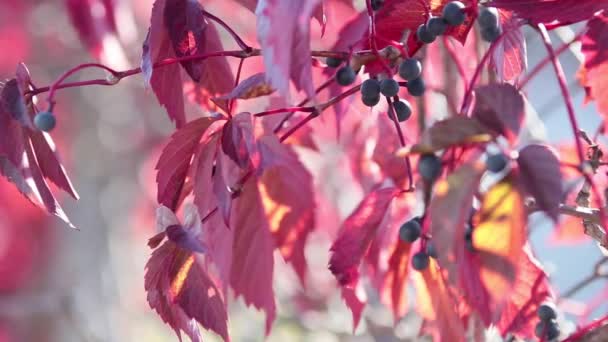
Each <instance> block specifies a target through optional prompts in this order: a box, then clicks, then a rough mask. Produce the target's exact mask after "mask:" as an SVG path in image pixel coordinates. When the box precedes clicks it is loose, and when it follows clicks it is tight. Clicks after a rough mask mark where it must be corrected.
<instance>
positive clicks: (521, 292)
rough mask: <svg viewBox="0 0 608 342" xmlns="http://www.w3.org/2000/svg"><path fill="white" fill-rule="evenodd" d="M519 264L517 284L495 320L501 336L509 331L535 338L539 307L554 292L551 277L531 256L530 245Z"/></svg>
mask: <svg viewBox="0 0 608 342" xmlns="http://www.w3.org/2000/svg"><path fill="white" fill-rule="evenodd" d="M524 252H525V253H524V256H523V257H522V258H521V259H520V260H521V261H520V263H519V264H518V265H517V280H516V281H515V287H514V288H513V290H512V291H510V292H509V301H508V302H507V305H506V306H505V308H504V309H503V310H502V315H501V316H500V319H499V320H498V321H496V322H495V324H496V327H497V328H498V330H499V331H500V333H501V335H502V336H505V335H506V334H508V333H510V334H513V335H515V336H517V337H520V338H525V339H533V338H534V327H535V325H536V323H537V320H536V317H537V316H536V312H537V310H538V307H539V306H540V305H541V304H542V303H543V302H544V301H546V299H547V297H551V296H552V291H551V287H550V285H549V279H548V278H547V275H546V274H545V272H544V271H543V269H542V267H541V266H540V264H539V263H538V261H537V260H536V258H534V256H532V254H531V252H530V250H529V248H528V247H526V248H525V249H524Z"/></svg>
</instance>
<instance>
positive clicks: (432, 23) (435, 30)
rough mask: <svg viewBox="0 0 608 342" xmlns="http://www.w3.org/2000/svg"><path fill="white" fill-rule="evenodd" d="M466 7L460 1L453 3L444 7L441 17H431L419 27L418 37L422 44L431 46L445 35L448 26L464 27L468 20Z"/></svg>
mask: <svg viewBox="0 0 608 342" xmlns="http://www.w3.org/2000/svg"><path fill="white" fill-rule="evenodd" d="M464 9H465V6H464V4H463V3H462V2H460V1H452V2H450V3H448V4H447V5H445V6H444V7H443V12H442V13H441V17H430V18H429V19H428V20H427V22H426V23H425V24H421V25H420V26H418V29H417V30H416V37H417V38H418V40H419V41H420V42H421V43H424V44H430V43H432V42H434V41H435V39H436V38H437V37H438V36H440V35H442V34H444V33H445V31H446V30H447V28H448V26H458V25H462V23H464V21H465V19H466V15H465V12H464Z"/></svg>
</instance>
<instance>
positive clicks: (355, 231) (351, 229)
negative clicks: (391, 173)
mask: <svg viewBox="0 0 608 342" xmlns="http://www.w3.org/2000/svg"><path fill="white" fill-rule="evenodd" d="M399 192H400V191H399V190H398V189H396V188H384V189H379V190H374V191H372V192H371V193H369V194H368V195H367V196H366V197H365V198H364V199H363V200H362V201H361V203H359V206H358V207H357V208H356V209H355V210H354V211H353V213H352V214H350V216H349V217H348V218H347V219H346V221H344V223H343V224H342V228H341V229H340V233H339V235H338V238H337V239H336V240H335V241H334V243H333V245H332V246H331V249H330V250H331V251H332V252H333V253H332V255H331V259H330V261H329V269H330V270H331V273H333V275H334V276H335V277H336V279H337V280H338V282H339V283H340V285H342V286H347V287H352V286H354V285H356V283H357V281H358V280H359V270H358V268H359V264H360V263H361V259H362V258H363V256H364V255H365V253H366V252H367V249H368V248H369V246H370V244H371V242H372V240H373V238H374V236H375V234H376V231H377V229H378V226H379V225H380V223H381V222H382V220H383V218H384V215H385V214H386V211H387V209H388V207H389V205H390V203H391V202H392V200H393V198H395V196H397V195H398V194H399Z"/></svg>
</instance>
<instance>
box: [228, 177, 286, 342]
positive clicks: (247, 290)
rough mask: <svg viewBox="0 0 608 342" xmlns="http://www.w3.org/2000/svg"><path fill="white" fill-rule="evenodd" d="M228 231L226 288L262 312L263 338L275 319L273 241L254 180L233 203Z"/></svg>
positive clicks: (248, 183)
mask: <svg viewBox="0 0 608 342" xmlns="http://www.w3.org/2000/svg"><path fill="white" fill-rule="evenodd" d="M230 227H231V228H232V229H234V246H233V249H232V251H233V261H232V270H231V272H232V273H231V277H230V284H231V285H232V289H233V290H234V292H235V294H236V296H240V295H242V296H243V299H244V300H245V303H246V304H247V305H253V306H255V307H256V308H258V309H260V310H264V311H265V312H266V334H268V333H270V329H271V327H272V322H273V321H274V319H275V316H276V306H275V302H274V290H273V288H272V277H273V268H274V260H273V256H272V254H273V250H274V241H273V237H272V233H271V232H270V227H269V225H268V219H267V218H266V213H265V211H264V206H263V204H262V198H261V195H260V191H259V189H258V185H257V182H256V181H255V179H250V180H249V181H248V182H246V183H245V186H244V188H243V191H242V192H241V194H240V195H239V196H238V197H237V198H235V199H234V204H233V210H232V212H231V220H230Z"/></svg>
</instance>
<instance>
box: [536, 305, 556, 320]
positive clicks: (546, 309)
mask: <svg viewBox="0 0 608 342" xmlns="http://www.w3.org/2000/svg"><path fill="white" fill-rule="evenodd" d="M537 314H538V318H540V319H541V320H542V321H544V322H549V321H550V320H552V319H556V318H557V312H555V305H553V303H544V304H543V305H541V306H539V307H538V311H537Z"/></svg>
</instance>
